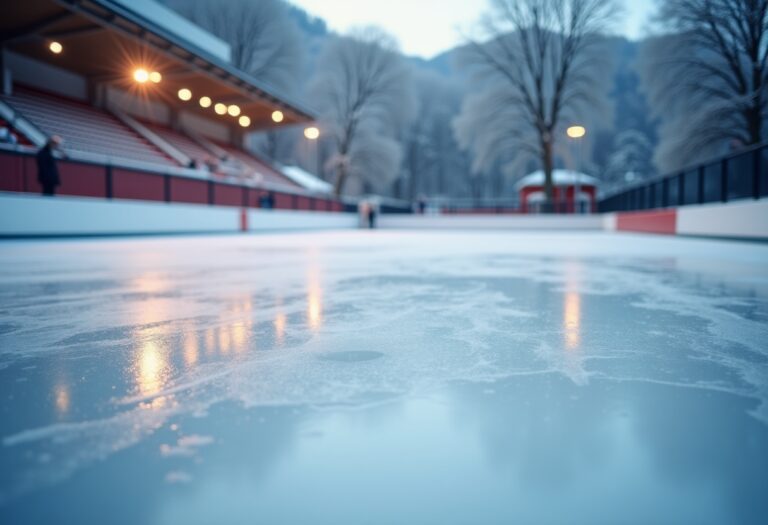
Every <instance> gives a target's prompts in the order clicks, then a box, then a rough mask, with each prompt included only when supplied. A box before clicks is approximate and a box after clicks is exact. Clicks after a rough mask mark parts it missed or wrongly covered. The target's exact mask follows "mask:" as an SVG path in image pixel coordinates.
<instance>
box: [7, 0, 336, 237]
mask: <svg viewBox="0 0 768 525" xmlns="http://www.w3.org/2000/svg"><path fill="white" fill-rule="evenodd" d="M4 15H5V16H4V17H3V18H2V19H0V40H1V41H2V52H0V57H1V59H0V87H2V92H0V125H2V126H3V127H8V128H10V129H11V130H12V132H13V133H14V135H16V137H17V138H18V143H17V144H2V145H0V172H1V173H2V176H1V177H0V191H4V192H17V193H37V192H38V191H39V190H40V188H39V185H38V183H37V180H36V168H35V159H34V154H35V152H36V150H37V148H39V147H40V146H42V145H43V144H45V142H47V140H48V139H49V138H50V137H51V136H54V135H58V136H60V137H62V138H63V141H64V142H63V158H62V159H61V160H60V162H59V169H60V172H61V178H62V184H61V186H60V187H59V188H58V191H57V193H58V194H59V195H63V196H65V198H64V199H63V200H64V201H66V199H67V198H69V197H77V198H80V197H89V198H102V199H103V198H106V199H110V201H111V202H113V203H115V204H116V205H117V204H118V203H119V202H120V201H127V200H132V201H146V202H158V201H159V202H164V203H166V204H167V203H180V204H181V203H184V204H203V205H207V206H209V207H210V206H215V207H218V206H224V207H237V208H244V209H246V210H247V209H250V208H259V207H260V206H263V205H268V206H269V207H270V208H277V209H287V210H295V209H303V210H305V211H325V212H328V211H335V212H339V211H343V210H344V209H345V206H344V204H343V203H341V202H339V201H336V200H333V199H331V198H329V197H328V196H327V194H322V195H320V194H316V193H314V192H312V191H311V190H310V189H307V188H305V187H303V186H302V185H300V184H297V183H296V182H294V181H293V180H292V179H291V178H289V177H287V176H285V175H284V174H283V173H281V172H280V170H279V169H278V168H277V167H275V166H272V165H271V164H270V163H269V162H267V161H265V160H264V159H262V158H260V157H257V156H255V155H254V154H253V153H252V152H249V151H247V149H246V147H245V146H246V144H247V137H248V135H249V133H251V132H255V131H263V130H267V129H271V128H278V127H282V126H296V125H303V126H309V125H311V123H312V121H313V119H314V117H313V115H312V114H311V112H309V111H308V110H306V109H304V108H302V107H301V106H300V105H298V104H297V103H295V102H293V101H290V100H288V99H287V98H286V97H285V96H283V95H282V94H280V93H276V92H274V91H273V90H272V89H270V88H269V87H268V86H265V85H263V84H262V83H260V82H259V80H258V79H255V78H252V77H250V76H249V75H247V74H246V73H244V72H242V71H239V70H237V69H235V68H234V67H233V66H232V65H231V64H230V63H229V55H230V50H229V47H228V45H227V44H226V43H224V42H223V41H221V40H219V39H218V38H216V37H214V36H213V35H211V34H209V33H207V32H205V31H203V30H202V29H201V28H199V27H197V26H195V25H193V24H191V23H190V22H189V21H187V20H185V19H184V18H182V17H180V16H179V15H177V14H176V13H174V12H172V11H170V10H168V9H167V8H165V7H164V6H162V5H160V4H158V3H156V2H154V1H152V0H133V1H130V2H129V1H127V0H86V1H81V0H61V1H59V0H28V1H25V2H13V3H11V4H9V5H7V6H5V7H4ZM265 196H268V197H269V198H266V199H265V198H264V197H265ZM58 200H59V199H57V201H58ZM30 202H31V201H30ZM67 202H69V201H67ZM72 202H73V206H75V207H73V208H72V210H73V211H75V212H77V211H78V210H80V209H83V208H81V207H78V206H82V205H83V203H82V202H80V203H79V204H78V203H75V202H74V201H72ZM89 202H90V201H89ZM86 204H88V203H86ZM114 209H115V213H116V214H120V213H122V212H121V211H119V210H117V208H114ZM174 210H176V209H175V208H174ZM201 213H202V210H201ZM238 217H239V218H238V220H239V221H240V222H241V223H242V222H243V221H242V216H238ZM201 220H202V219H201ZM202 221H203V222H204V220H202ZM246 222H247V221H246ZM171 230H173V228H171Z"/></svg>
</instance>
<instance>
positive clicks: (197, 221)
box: [0, 193, 358, 237]
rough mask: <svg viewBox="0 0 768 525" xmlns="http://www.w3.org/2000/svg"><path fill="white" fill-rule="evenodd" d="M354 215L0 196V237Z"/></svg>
mask: <svg viewBox="0 0 768 525" xmlns="http://www.w3.org/2000/svg"><path fill="white" fill-rule="evenodd" d="M357 225H358V218H357V215H356V214H355V213H343V212H325V211H323V212H320V211H303V210H280V209H272V210H266V209H248V208H238V207H234V206H209V205H201V204H182V203H166V202H148V201H131V200H103V199H89V198H80V197H67V196H57V197H41V196H37V195H29V194H12V193H5V194H0V236H2V237H56V236H87V235H147V234H163V233H236V232H243V231H248V232H251V231H253V232H255V231H284V230H322V229H343V228H356V227H357Z"/></svg>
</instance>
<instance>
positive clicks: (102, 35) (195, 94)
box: [0, 0, 314, 129]
mask: <svg viewBox="0 0 768 525" xmlns="http://www.w3.org/2000/svg"><path fill="white" fill-rule="evenodd" d="M126 6H127V3H125V2H120V1H117V0H23V1H14V2H9V3H8V5H5V6H4V7H3V15H4V16H3V17H0V41H1V42H2V45H3V46H4V47H6V48H7V49H10V50H12V51H15V52H17V53H20V54H23V55H26V56H30V57H32V58H35V59H37V60H41V61H43V62H46V63H49V64H52V65H56V66H58V67H61V68H63V69H66V70H69V71H73V72H75V73H78V74H80V75H83V76H85V77H87V78H88V79H89V80H91V81H93V82H104V83H108V84H113V85H117V86H121V85H122V86H123V87H129V86H130V87H133V88H136V85H135V81H134V80H133V76H132V75H133V72H134V70H135V69H137V68H143V69H146V70H148V71H157V72H159V73H161V75H162V81H161V82H160V83H159V84H152V83H147V84H146V85H144V86H142V89H146V91H147V92H148V98H150V99H152V98H161V99H162V100H163V101H164V102H165V103H168V104H172V105H175V106H178V107H182V108H184V109H187V110H191V111H193V112H197V113H200V114H201V115H204V116H207V117H209V118H214V119H215V118H221V119H224V118H225V117H222V116H219V115H216V114H215V113H214V110H213V105H211V107H208V108H203V107H201V106H200V105H199V104H198V100H199V98H200V97H201V96H207V97H210V98H211V99H212V101H213V103H214V105H215V103H216V102H221V103H223V104H227V105H233V104H235V105H238V106H239V107H240V108H241V110H242V114H243V115H247V116H249V117H250V119H251V123H252V125H251V128H252V129H264V128H269V127H275V126H277V125H290V124H298V123H303V122H309V121H311V120H313V119H314V116H313V115H312V114H311V112H310V111H308V110H307V109H305V108H302V107H301V106H300V105H299V104H297V103H295V102H292V101H289V100H287V99H286V98H285V97H284V96H282V95H278V94H277V93H276V92H275V90H274V89H272V88H270V87H269V86H266V85H264V84H263V83H261V82H260V81H259V80H257V79H255V78H253V77H251V76H250V75H248V74H246V73H244V72H242V71H240V70H238V69H237V68H235V67H233V66H232V65H231V64H229V63H228V62H227V61H225V60H223V59H222V58H221V56H220V54H219V55H218V56H217V54H214V53H212V52H210V51H208V50H206V49H204V48H203V47H200V46H198V45H196V44H195V43H193V42H190V41H188V40H186V39H185V38H183V37H182V36H180V35H179V34H177V33H176V32H174V31H171V30H170V29H169V28H168V27H167V24H166V25H163V24H160V23H158V22H157V21H155V20H152V19H150V18H149V17H148V16H147V15H146V13H144V14H142V13H139V12H137V11H135V10H133V9H130V8H128V7H126ZM53 41H57V42H60V43H61V44H62V46H63V50H62V52H61V53H58V54H55V53H52V52H51V51H50V49H49V44H50V43H51V42H53ZM183 88H186V89H188V90H190V91H191V93H192V98H191V99H190V100H189V101H186V102H185V101H182V100H180V99H179V97H178V96H177V93H178V91H179V90H180V89H183ZM276 110H279V111H281V112H282V113H283V117H284V118H283V120H282V122H280V124H276V123H275V122H273V119H272V113H273V112H274V111H276ZM230 119H231V117H230ZM228 123H229V124H234V125H236V124H237V120H230V121H228Z"/></svg>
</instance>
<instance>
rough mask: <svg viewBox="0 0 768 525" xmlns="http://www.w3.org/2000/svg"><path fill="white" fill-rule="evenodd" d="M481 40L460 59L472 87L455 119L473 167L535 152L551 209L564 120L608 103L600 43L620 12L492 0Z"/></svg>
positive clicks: (597, 2) (601, 2)
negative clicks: (468, 75)
mask: <svg viewBox="0 0 768 525" xmlns="http://www.w3.org/2000/svg"><path fill="white" fill-rule="evenodd" d="M491 6H492V9H491V11H490V13H489V14H488V15H486V17H485V18H484V21H483V23H482V35H481V37H482V40H481V39H479V38H478V39H473V40H470V42H469V45H468V46H467V47H466V49H465V52H464V53H463V56H462V58H461V61H462V63H463V64H464V65H465V66H466V67H468V68H470V69H471V70H472V71H473V73H474V76H473V78H474V80H475V89H474V91H473V92H472V94H471V95H470V96H469V97H468V98H467V99H466V101H465V104H464V106H463V108H462V113H461V114H460V116H459V117H458V118H457V119H456V121H455V130H456V134H457V138H458V139H459V142H460V143H461V144H462V146H463V147H466V148H469V149H472V150H473V153H474V154H475V160H474V164H473V168H474V171H476V172H477V171H482V170H483V169H485V168H488V167H490V166H493V165H494V164H498V162H499V160H500V159H503V158H505V157H506V158H508V159H510V160H513V161H515V162H517V163H519V164H521V165H522V164H525V163H526V162H527V161H529V160H530V159H532V158H533V159H537V160H538V161H539V162H540V163H541V165H542V167H543V170H544V173H545V183H544V188H545V193H546V197H547V206H546V209H550V210H551V208H552V195H553V183H552V171H553V169H554V166H555V146H556V143H557V136H558V134H559V133H560V132H561V131H564V130H562V129H561V126H562V125H563V123H564V122H566V121H567V120H568V119H575V118H577V117H585V116H586V115H587V113H588V111H590V110H593V109H594V108H596V107H599V106H601V105H604V104H605V103H606V102H605V101H606V98H607V97H606V96H604V94H605V91H606V87H607V85H608V84H609V82H608V80H607V78H606V75H605V73H606V71H607V70H608V67H607V65H606V64H605V63H603V62H601V60H600V55H601V53H600V52H599V49H598V47H599V44H600V43H601V42H602V41H603V39H602V38H601V35H602V33H603V32H605V31H606V30H607V28H608V26H609V24H610V22H611V21H612V20H613V18H614V16H615V14H616V13H617V5H616V3H615V1H614V0H492V1H491Z"/></svg>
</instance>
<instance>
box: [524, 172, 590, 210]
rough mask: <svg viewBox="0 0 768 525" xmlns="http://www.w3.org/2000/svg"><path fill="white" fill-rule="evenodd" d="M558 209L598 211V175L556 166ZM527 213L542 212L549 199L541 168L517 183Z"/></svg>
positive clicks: (556, 206) (556, 208)
mask: <svg viewBox="0 0 768 525" xmlns="http://www.w3.org/2000/svg"><path fill="white" fill-rule="evenodd" d="M552 182H553V184H554V201H555V211H556V212H558V213H594V212H595V211H596V210H597V185H598V181H597V179H595V178H594V177H591V176H589V175H586V174H584V173H580V172H577V171H572V170H554V171H553V172H552ZM515 189H516V190H517V191H518V192H519V194H520V207H521V209H522V211H523V213H539V212H540V211H541V210H542V206H543V204H544V201H545V196H544V172H543V171H541V170H539V171H535V172H533V173H530V174H528V175H526V176H525V177H523V178H522V179H520V180H519V181H518V182H517V184H516V185H515Z"/></svg>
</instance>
